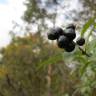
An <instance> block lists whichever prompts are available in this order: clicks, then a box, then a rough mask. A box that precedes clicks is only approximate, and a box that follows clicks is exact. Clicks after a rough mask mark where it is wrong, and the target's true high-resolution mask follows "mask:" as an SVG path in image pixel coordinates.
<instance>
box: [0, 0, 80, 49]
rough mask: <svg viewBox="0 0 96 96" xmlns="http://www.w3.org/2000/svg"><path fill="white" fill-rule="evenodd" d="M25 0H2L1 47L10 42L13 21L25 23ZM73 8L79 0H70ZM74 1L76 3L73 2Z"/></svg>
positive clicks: (0, 18)
mask: <svg viewBox="0 0 96 96" xmlns="http://www.w3.org/2000/svg"><path fill="white" fill-rule="evenodd" d="M24 1H25V0H0V47H2V46H5V45H7V44H8V43H9V42H10V36H9V30H10V29H12V26H13V25H12V21H16V22H17V23H19V24H20V25H22V24H23V22H22V20H21V16H22V15H23V12H24V10H25V9H26V8H25V6H24V5H23V2H24ZM70 1H72V2H70V4H71V9H72V8H73V9H74V8H75V9H77V7H78V6H77V5H78V0H70ZM73 2H74V3H73Z"/></svg>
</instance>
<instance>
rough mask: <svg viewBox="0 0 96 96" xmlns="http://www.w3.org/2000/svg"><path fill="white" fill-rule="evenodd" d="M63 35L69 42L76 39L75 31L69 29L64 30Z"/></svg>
mask: <svg viewBox="0 0 96 96" xmlns="http://www.w3.org/2000/svg"><path fill="white" fill-rule="evenodd" d="M64 35H65V36H67V37H68V39H69V40H70V41H72V40H73V39H75V37H76V33H75V30H74V29H71V28H70V29H66V30H65V31H64Z"/></svg>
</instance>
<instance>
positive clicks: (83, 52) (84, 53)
mask: <svg viewBox="0 0 96 96" xmlns="http://www.w3.org/2000/svg"><path fill="white" fill-rule="evenodd" d="M79 49H80V51H82V54H83V55H86V56H87V57H90V56H91V55H90V54H88V53H86V51H84V50H83V49H82V48H81V47H79Z"/></svg>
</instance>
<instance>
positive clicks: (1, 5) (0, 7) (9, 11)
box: [0, 0, 25, 47]
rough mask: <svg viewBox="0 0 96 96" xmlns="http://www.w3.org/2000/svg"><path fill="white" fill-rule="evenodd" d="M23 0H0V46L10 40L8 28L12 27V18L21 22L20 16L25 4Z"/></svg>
mask: <svg viewBox="0 0 96 96" xmlns="http://www.w3.org/2000/svg"><path fill="white" fill-rule="evenodd" d="M23 2H24V0H0V47H2V46H5V45H6V44H8V43H9V41H10V36H9V34H8V33H9V30H10V29H11V28H12V20H14V21H16V22H18V23H19V24H22V21H21V19H20V17H21V16H22V14H23V11H24V9H25V6H23Z"/></svg>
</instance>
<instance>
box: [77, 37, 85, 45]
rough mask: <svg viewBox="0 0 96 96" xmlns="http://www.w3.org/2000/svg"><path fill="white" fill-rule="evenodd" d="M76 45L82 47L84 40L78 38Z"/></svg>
mask: <svg viewBox="0 0 96 96" xmlns="http://www.w3.org/2000/svg"><path fill="white" fill-rule="evenodd" d="M76 43H77V44H78V45H79V46H83V45H84V44H85V39H84V38H83V37H79V38H78V39H77V41H76Z"/></svg>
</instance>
